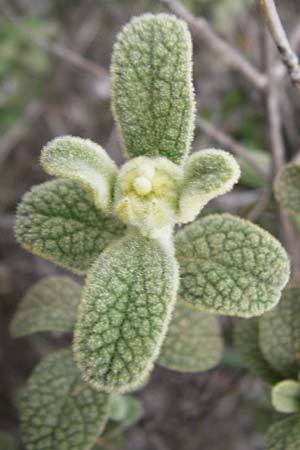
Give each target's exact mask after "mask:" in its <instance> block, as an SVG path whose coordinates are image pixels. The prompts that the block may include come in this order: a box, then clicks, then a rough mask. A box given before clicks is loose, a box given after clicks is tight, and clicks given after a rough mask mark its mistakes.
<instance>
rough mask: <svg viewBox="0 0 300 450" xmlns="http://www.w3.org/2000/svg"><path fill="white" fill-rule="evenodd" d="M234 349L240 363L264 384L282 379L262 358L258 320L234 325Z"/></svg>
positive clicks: (240, 321)
mask: <svg viewBox="0 0 300 450" xmlns="http://www.w3.org/2000/svg"><path fill="white" fill-rule="evenodd" d="M234 347H235V349H236V350H237V351H238V353H239V356H240V358H241V360H242V363H243V364H245V366H247V368H248V369H249V370H250V371H251V372H252V373H253V374H254V375H257V376H259V377H261V378H262V379H263V380H264V381H265V382H266V383H269V384H274V383H277V382H278V381H280V380H281V379H282V376H281V375H280V374H279V373H278V372H276V371H275V370H274V369H273V368H272V367H271V366H270V364H269V363H268V361H267V360H266V358H265V357H264V355H263V353H262V351H261V348H260V342H259V319H258V318H257V317H253V318H252V319H245V320H239V321H238V322H236V323H235V324H234Z"/></svg>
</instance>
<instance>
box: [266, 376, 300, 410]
mask: <svg viewBox="0 0 300 450" xmlns="http://www.w3.org/2000/svg"><path fill="white" fill-rule="evenodd" d="M272 405H273V406H274V408H275V409H276V411H279V412H283V413H299V412H300V383H299V381H295V380H284V381H281V382H280V383H277V384H276V385H275V386H274V387H273V389H272Z"/></svg>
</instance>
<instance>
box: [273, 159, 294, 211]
mask: <svg viewBox="0 0 300 450" xmlns="http://www.w3.org/2000/svg"><path fill="white" fill-rule="evenodd" d="M274 191H275V196H276V199H277V200H278V202H279V203H280V205H281V206H282V207H283V208H285V209H287V210H288V211H290V212H291V213H295V214H299V212H300V164H297V163H291V164H287V165H286V166H284V167H283V168H282V169H281V171H280V172H279V173H278V175H277V177H276V179H275V183H274Z"/></svg>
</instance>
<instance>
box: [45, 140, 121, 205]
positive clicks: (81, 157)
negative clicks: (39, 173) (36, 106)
mask: <svg viewBox="0 0 300 450" xmlns="http://www.w3.org/2000/svg"><path fill="white" fill-rule="evenodd" d="M41 164H42V166H43V168H44V169H45V171H46V172H47V173H49V174H50V175H56V176H59V177H63V178H69V179H70V180H74V181H77V182H79V183H80V184H81V185H82V186H83V187H84V188H85V189H86V190H87V191H88V192H89V193H90V194H91V196H92V198H93V200H94V203H95V205H96V206H97V207H98V208H102V209H104V210H107V209H109V208H110V206H111V201H112V192H113V187H114V181H115V177H116V174H117V167H116V165H115V163H114V161H113V160H112V159H111V158H110V157H109V156H108V154H107V153H106V151H105V150H103V148H102V147H100V145H98V144H96V143H95V142H92V141H90V140H89V139H82V138H79V137H74V136H62V137H58V138H56V139H54V140H53V141H51V142H49V143H48V144H47V145H46V146H45V147H44V148H43V150H42V155H41Z"/></svg>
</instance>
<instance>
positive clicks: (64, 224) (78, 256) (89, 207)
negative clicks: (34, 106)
mask: <svg viewBox="0 0 300 450" xmlns="http://www.w3.org/2000/svg"><path fill="white" fill-rule="evenodd" d="M124 230H125V226H124V225H123V224H122V223H121V222H119V220H117V219H115V218H113V217H111V216H107V215H106V214H104V213H103V212H101V211H99V210H98V209H97V208H96V207H95V206H94V204H93V202H92V200H91V198H90V196H89V194H88V193H87V192H86V191H85V190H84V189H83V188H82V187H81V186H80V185H79V184H78V183H76V182H74V181H69V180H64V179H59V180H53V181H48V182H46V183H43V184H41V185H39V186H35V187H34V188H32V189H31V191H29V192H27V193H26V194H25V196H24V198H23V200H22V202H21V204H20V205H19V207H18V213H17V223H16V238H17V240H18V241H19V243H20V244H21V245H22V246H23V247H24V248H25V249H26V250H29V251H30V252H32V253H33V254H35V255H38V256H42V257H43V258H45V259H48V260H50V261H52V262H54V263H56V264H58V265H59V266H61V267H65V268H66V269H69V270H72V271H73V272H75V273H78V274H84V273H86V271H87V270H88V268H89V267H90V266H91V264H92V262H93V261H94V260H95V259H96V258H97V256H99V253H101V252H102V250H103V249H104V248H105V247H106V246H107V245H108V244H109V243H110V242H111V241H112V240H114V239H117V238H119V237H121V236H122V235H123V234H124Z"/></svg>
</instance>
